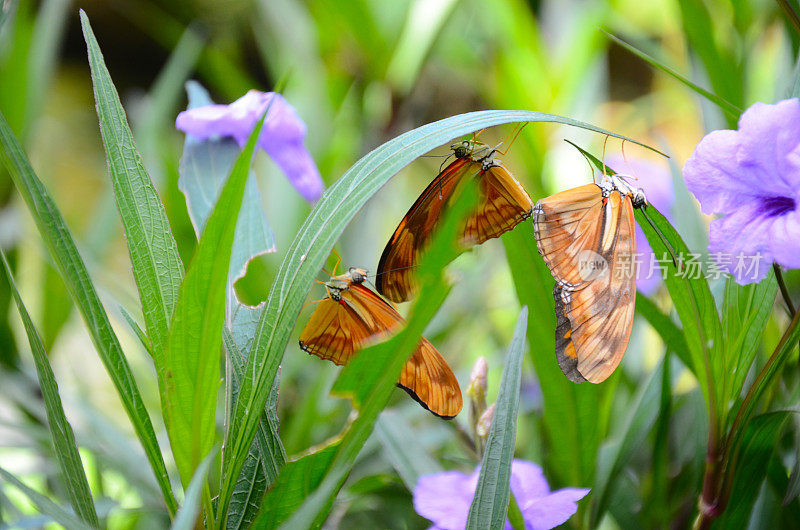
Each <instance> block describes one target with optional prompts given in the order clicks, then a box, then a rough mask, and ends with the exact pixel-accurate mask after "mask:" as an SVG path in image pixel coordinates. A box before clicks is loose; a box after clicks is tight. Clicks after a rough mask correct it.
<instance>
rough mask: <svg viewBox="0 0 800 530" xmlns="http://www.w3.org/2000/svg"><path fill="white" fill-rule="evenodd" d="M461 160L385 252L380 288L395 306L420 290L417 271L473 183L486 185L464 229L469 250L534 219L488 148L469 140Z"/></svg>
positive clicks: (458, 148) (458, 152) (459, 152)
mask: <svg viewBox="0 0 800 530" xmlns="http://www.w3.org/2000/svg"><path fill="white" fill-rule="evenodd" d="M453 152H454V154H455V157H456V159H455V160H454V161H453V162H452V163H450V165H448V166H447V167H446V168H445V169H444V171H441V172H440V173H439V175H437V177H436V178H435V179H433V182H431V183H430V184H429V185H428V187H427V188H425V191H423V192H422V195H420V196H419V198H418V199H417V201H416V202H415V203H414V204H413V206H411V209H409V210H408V213H407V214H406V216H405V217H404V218H403V220H402V221H400V225H398V227H397V229H396V230H395V231H394V234H393V235H392V237H391V239H390V240H389V242H388V243H387V244H386V248H384V249H383V254H382V255H381V260H380V263H379V264H378V274H377V275H376V277H377V279H376V287H377V289H378V291H379V292H380V293H381V294H383V295H384V296H385V297H386V298H388V299H389V300H391V301H393V302H405V301H406V300H408V299H410V298H411V297H412V296H413V295H414V293H415V291H416V289H417V285H416V281H415V278H414V271H413V269H414V267H415V266H416V264H417V262H418V261H419V256H420V254H422V252H424V251H425V250H426V249H427V246H428V244H429V243H430V238H431V235H432V234H433V232H434V230H435V229H436V225H437V223H438V221H439V219H440V218H441V217H442V214H443V213H444V211H445V209H446V208H447V207H448V205H450V204H451V202H452V200H453V198H454V197H455V196H456V194H457V192H458V190H460V189H461V186H462V185H463V184H464V183H466V182H468V181H469V179H471V178H477V179H479V181H480V191H481V195H480V197H481V198H480V203H479V204H478V206H477V208H476V210H475V212H474V213H473V214H472V215H471V216H469V217H468V218H467V219H466V221H465V223H464V228H463V230H462V234H461V238H460V243H461V245H462V246H463V248H464V250H466V249H468V248H470V247H472V246H474V245H479V244H481V243H483V242H484V241H486V240H487V239H491V238H493V237H499V236H500V235H501V234H503V233H504V232H507V231H509V230H511V229H512V228H514V227H515V226H517V224H519V223H520V222H522V221H524V220H525V219H527V218H528V217H530V215H531V211H532V209H533V201H531V198H530V197H529V196H528V193H527V192H526V191H525V189H524V188H523V187H522V186H521V185H520V183H519V182H518V181H517V179H515V178H514V176H513V175H512V174H511V173H510V172H509V171H508V169H507V168H506V167H505V166H504V165H503V164H502V163H501V162H500V161H499V160H497V159H495V158H494V153H495V150H494V149H492V148H490V147H488V146H487V145H485V144H481V143H477V142H469V141H465V142H462V143H461V144H458V145H455V146H453Z"/></svg>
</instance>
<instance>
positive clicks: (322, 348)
mask: <svg viewBox="0 0 800 530" xmlns="http://www.w3.org/2000/svg"><path fill="white" fill-rule="evenodd" d="M366 278H367V271H366V270H364V269H360V268H354V267H353V268H350V270H349V271H348V272H346V273H345V274H341V275H339V276H332V277H331V280H330V281H329V282H327V283H326V284H325V287H326V290H327V294H328V296H327V297H326V298H324V299H323V300H322V301H320V302H319V305H318V306H317V308H316V309H315V310H314V313H313V314H312V315H311V318H310V319H309V321H308V323H307V324H306V327H305V328H304V329H303V331H302V333H300V348H301V349H303V350H304V351H305V352H307V353H310V354H313V355H316V356H317V357H320V358H321V359H326V360H329V361H332V362H333V363H335V364H337V365H343V364H347V363H348V362H349V361H350V359H351V358H352V357H353V356H354V355H355V354H356V352H358V351H359V350H360V349H362V348H363V347H365V346H367V345H369V344H372V343H373V342H378V341H380V340H382V339H385V338H388V337H389V336H390V335H393V334H394V333H395V332H397V331H398V330H399V329H400V328H401V327H402V326H403V324H404V323H405V320H404V319H403V317H401V316H400V314H399V313H398V312H397V311H396V310H395V309H394V307H392V305H391V304H389V303H388V302H387V301H386V300H384V299H383V298H381V297H380V296H379V295H377V294H376V293H375V292H373V291H372V290H371V289H369V288H368V287H366V286H365V285H364V281H365V280H366ZM397 386H399V387H400V388H402V389H403V390H405V391H406V392H408V394H409V395H410V396H411V397H412V398H414V399H415V400H416V401H417V402H418V403H419V404H420V405H422V406H423V407H424V408H425V409H427V410H429V411H430V412H432V413H433V414H435V415H436V416H439V417H442V418H445V419H451V418H453V417H455V416H456V414H458V413H459V411H461V406H462V397H461V387H460V386H459V385H458V380H457V379H456V376H455V374H453V371H452V370H451V369H450V367H449V366H448V365H447V362H446V361H445V360H444V358H443V357H442V356H441V354H440V353H439V352H438V351H437V350H436V348H434V347H433V345H432V344H431V343H430V342H429V341H428V340H427V339H426V338H424V337H422V338H421V339H420V341H419V344H418V345H417V349H416V350H414V353H413V354H412V355H411V357H410V358H409V359H408V362H406V364H405V366H404V367H403V371H402V372H401V374H400V380H399V381H398V383H397Z"/></svg>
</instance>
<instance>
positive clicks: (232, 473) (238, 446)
mask: <svg viewBox="0 0 800 530" xmlns="http://www.w3.org/2000/svg"><path fill="white" fill-rule="evenodd" d="M526 121H538V122H551V123H563V124H566V125H572V126H576V127H581V128H584V129H588V130H593V131H596V132H601V133H603V134H609V133H608V132H607V131H603V130H600V129H598V128H597V127H594V126H591V125H588V124H585V123H581V122H576V121H574V120H569V119H567V118H562V117H559V116H554V115H548V114H541V113H537V112H527V111H479V112H472V113H468V114H462V115H458V116H453V117H450V118H446V119H444V120H440V121H438V122H434V123H430V124H427V125H424V126H422V127H419V128H417V129H414V130H413V131H409V132H407V133H405V134H403V135H400V136H398V137H397V138H394V139H393V140H390V141H389V142H387V143H385V144H383V145H382V146H380V147H378V148H376V149H375V150H373V151H372V152H370V153H369V154H367V155H366V156H364V157H363V158H362V159H361V160H359V161H358V162H356V164H355V165H353V166H352V167H351V168H350V169H349V170H348V171H347V172H346V173H345V174H344V175H343V176H342V177H341V178H339V180H337V181H336V183H335V184H334V185H333V186H331V188H329V189H328V191H327V192H326V193H325V194H324V195H323V196H322V198H321V199H320V201H319V202H318V203H317V205H316V206H315V207H314V209H313V210H312V211H311V213H310V214H309V216H308V217H307V218H306V220H305V222H304V223H303V226H302V227H301V228H300V230H299V232H298V234H297V236H296V237H295V239H294V241H293V242H292V245H291V246H290V247H289V249H288V250H287V252H286V256H285V257H284V260H283V262H282V263H281V267H280V270H279V271H278V274H277V276H276V278H275V281H274V282H273V284H272V288H271V291H270V295H269V297H268V299H267V302H266V306H265V308H264V311H263V313H262V317H261V320H260V321H259V324H258V329H257V331H256V336H255V341H254V344H253V348H252V350H251V354H250V356H249V357H248V360H247V361H248V362H247V368H246V370H245V373H247V374H252V375H251V376H250V377H248V378H247V379H245V381H244V383H243V384H242V387H241V390H240V395H239V400H238V401H237V404H236V408H235V411H234V417H233V419H232V422H231V425H230V429H229V430H228V431H227V433H226V445H225V447H226V448H227V451H226V452H225V454H224V460H223V462H224V463H223V481H222V487H221V490H220V506H222V507H224V506H225V505H226V504H227V503H228V501H229V499H230V496H231V493H232V491H233V486H234V483H235V481H236V480H237V478H238V475H239V473H240V471H241V469H242V466H243V464H244V460H245V459H246V458H247V453H248V451H249V448H250V445H251V444H252V441H253V438H254V437H255V433H256V430H257V427H258V422H259V420H258V417H257V416H255V415H252V414H248V412H247V411H251V410H261V409H262V408H263V406H264V404H265V403H266V401H267V398H268V395H269V391H270V388H271V386H272V380H273V379H274V377H275V373H276V372H277V369H278V365H279V364H280V362H281V359H282V357H283V353H284V350H285V349H286V344H287V342H288V340H289V336H290V334H291V330H292V329H293V326H294V323H295V320H296V319H297V316H298V315H299V313H300V308H301V306H302V305H303V302H304V300H305V298H306V295H307V294H308V291H309V289H310V287H311V285H312V284H313V280H314V277H315V276H316V275H317V273H318V271H319V270H320V268H321V267H322V266H323V264H324V261H325V259H326V258H327V256H328V254H329V253H330V250H331V249H332V248H333V245H334V243H335V242H336V240H337V239H338V238H339V236H340V235H341V233H342V231H343V230H344V228H345V226H347V224H348V223H349V222H350V220H351V219H352V218H353V216H355V214H356V213H357V212H358V210H359V209H360V208H361V207H362V206H363V205H364V203H365V202H366V201H367V200H368V199H369V198H370V197H371V196H372V195H374V194H375V193H376V192H377V190H378V189H380V187H381V186H383V184H385V183H386V181H388V180H389V179H390V178H391V177H392V176H393V175H395V174H396V173H397V172H398V171H400V170H401V169H402V168H403V167H405V166H406V165H408V164H409V163H410V162H411V161H412V160H414V159H415V158H417V157H418V156H420V155H422V154H424V153H425V152H427V151H429V150H431V149H433V148H434V147H436V146H439V145H442V144H443V143H445V142H447V141H449V140H451V139H453V138H457V137H460V136H463V135H465V134H468V133H470V132H473V131H475V130H478V129H481V128H486V127H491V126H493V125H500V124H503V123H512V122H526ZM612 136H614V137H619V135H616V134H612Z"/></svg>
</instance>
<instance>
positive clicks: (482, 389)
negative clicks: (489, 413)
mask: <svg viewBox="0 0 800 530" xmlns="http://www.w3.org/2000/svg"><path fill="white" fill-rule="evenodd" d="M488 371H489V365H488V364H486V359H485V358H483V357H478V360H477V361H475V366H473V367H472V373H470V374H469V387H467V395H468V396H469V397H471V398H472V399H474V400H475V401H477V402H483V401H485V399H486V374H487V372H488Z"/></svg>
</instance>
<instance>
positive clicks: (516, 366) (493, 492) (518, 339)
mask: <svg viewBox="0 0 800 530" xmlns="http://www.w3.org/2000/svg"><path fill="white" fill-rule="evenodd" d="M527 326H528V308H527V307H523V308H522V312H521V313H520V315H519V319H518V320H517V327H516V329H515V330H514V338H513V339H511V345H510V346H509V347H508V354H506V364H505V367H504V368H503V378H502V380H501V381H500V393H499V394H498V396H497V403H496V405H495V409H494V419H493V420H492V427H491V429H490V430H489V437H488V439H487V440H486V449H485V450H484V453H483V460H482V461H481V471H480V474H479V475H478V485H477V488H476V490H475V497H474V498H473V499H472V504H471V505H470V508H469V515H468V518H467V528H500V527H502V526H503V522H504V521H505V520H506V516H507V514H508V503H509V499H510V498H511V461H512V460H513V459H514V442H515V441H516V438H517V411H518V410H519V386H520V381H521V380H522V359H523V353H524V351H525V329H526V328H527Z"/></svg>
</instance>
